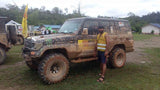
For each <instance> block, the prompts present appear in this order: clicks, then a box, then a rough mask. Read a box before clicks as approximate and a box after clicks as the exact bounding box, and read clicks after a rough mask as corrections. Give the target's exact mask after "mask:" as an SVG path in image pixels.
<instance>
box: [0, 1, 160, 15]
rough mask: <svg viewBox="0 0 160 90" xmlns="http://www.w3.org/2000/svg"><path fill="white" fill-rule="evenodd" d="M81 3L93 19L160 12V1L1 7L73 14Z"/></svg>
mask: <svg viewBox="0 0 160 90" xmlns="http://www.w3.org/2000/svg"><path fill="white" fill-rule="evenodd" d="M79 3H80V7H81V12H82V13H84V14H85V15H87V16H91V17H97V16H98V15H101V16H113V17H126V16H127V14H128V13H129V12H133V13H135V14H136V15H139V16H142V15H146V14H148V13H150V12H153V11H154V12H157V11H160V0H0V7H4V6H5V5H6V4H16V5H17V6H19V7H21V6H22V5H26V4H28V7H29V8H31V7H32V8H41V6H45V9H47V10H52V8H54V7H59V8H60V9H62V10H63V11H64V9H65V8H68V10H69V12H72V11H73V10H75V9H77V8H78V4H79Z"/></svg>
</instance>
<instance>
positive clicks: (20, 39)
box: [16, 36, 24, 45]
mask: <svg viewBox="0 0 160 90" xmlns="http://www.w3.org/2000/svg"><path fill="white" fill-rule="evenodd" d="M16 44H18V45H23V44H24V38H23V37H22V36H17V43H16Z"/></svg>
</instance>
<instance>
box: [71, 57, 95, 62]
mask: <svg viewBox="0 0 160 90" xmlns="http://www.w3.org/2000/svg"><path fill="white" fill-rule="evenodd" d="M97 59H98V58H97V57H96V58H89V59H81V58H79V59H77V60H71V62H72V63H81V62H87V61H93V60H97Z"/></svg>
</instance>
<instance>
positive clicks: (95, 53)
mask: <svg viewBox="0 0 160 90" xmlns="http://www.w3.org/2000/svg"><path fill="white" fill-rule="evenodd" d="M96 55H97V40H96V45H95V49H94V57H96Z"/></svg>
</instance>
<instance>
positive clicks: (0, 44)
mask: <svg viewBox="0 0 160 90" xmlns="http://www.w3.org/2000/svg"><path fill="white" fill-rule="evenodd" d="M7 22H8V19H7V17H0V64H3V63H4V61H5V58H6V51H8V50H9V49H10V48H11V45H12V44H13V45H14V44H16V42H17V41H16V39H17V35H16V29H15V27H14V26H7V29H5V24H6V23H7Z"/></svg>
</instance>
